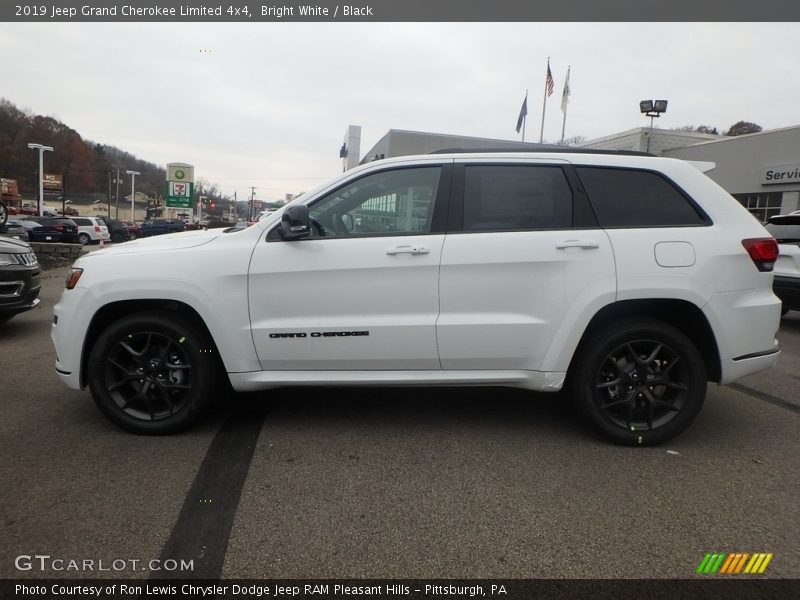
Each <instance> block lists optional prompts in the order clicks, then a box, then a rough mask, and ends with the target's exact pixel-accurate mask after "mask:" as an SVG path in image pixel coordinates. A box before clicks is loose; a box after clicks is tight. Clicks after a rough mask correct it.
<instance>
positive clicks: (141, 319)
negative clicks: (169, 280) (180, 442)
mask: <svg viewBox="0 0 800 600" xmlns="http://www.w3.org/2000/svg"><path fill="white" fill-rule="evenodd" d="M218 381H219V365H218V361H217V359H216V357H215V354H214V352H213V345H212V344H211V340H210V339H209V338H208V335H207V334H206V333H205V332H204V331H202V330H201V328H199V327H198V326H196V325H195V324H194V323H192V322H190V321H187V320H184V319H183V318H181V317H179V316H177V315H175V314H174V313H171V312H166V311H162V312H149V311H148V312H140V313H136V314H134V315H131V316H130V317H127V318H125V319H122V320H120V321H118V322H115V323H113V324H112V325H110V326H109V327H108V328H107V329H106V330H105V331H104V332H103V333H102V334H101V335H100V337H99V338H98V339H97V342H96V343H95V345H94V347H93V348H92V352H91V354H90V357H89V389H90V390H91V392H92V396H93V398H94V400H95V402H96V403H97V406H98V407H99V408H100V410H101V411H102V412H103V414H105V416H106V417H108V418H109V419H110V420H111V421H112V422H114V423H115V424H116V425H118V426H120V427H122V428H123V429H125V430H127V431H130V432H133V433H139V434H147V435H162V434H168V433H175V432H177V431H181V430H183V429H186V428H187V427H189V426H190V425H191V424H192V423H193V422H194V421H195V420H196V419H197V418H198V417H199V416H200V415H201V414H202V413H203V411H204V410H205V409H206V408H207V407H208V405H209V404H210V403H211V401H212V400H213V398H214V395H215V393H216V391H217V384H218Z"/></svg>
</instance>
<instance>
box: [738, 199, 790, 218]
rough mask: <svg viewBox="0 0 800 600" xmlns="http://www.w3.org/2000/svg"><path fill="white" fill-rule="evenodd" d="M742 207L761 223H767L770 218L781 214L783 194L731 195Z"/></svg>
mask: <svg viewBox="0 0 800 600" xmlns="http://www.w3.org/2000/svg"><path fill="white" fill-rule="evenodd" d="M733 197H734V198H736V199H737V200H738V201H739V202H740V203H741V204H742V206H744V207H745V208H746V209H747V210H749V211H750V214H752V215H753V216H754V217H755V218H756V219H758V220H759V221H761V222H762V223H766V222H767V221H769V218H770V217H774V216H775V215H779V214H781V202H782V201H783V192H768V193H763V194H733Z"/></svg>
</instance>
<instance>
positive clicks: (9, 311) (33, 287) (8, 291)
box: [0, 237, 41, 375]
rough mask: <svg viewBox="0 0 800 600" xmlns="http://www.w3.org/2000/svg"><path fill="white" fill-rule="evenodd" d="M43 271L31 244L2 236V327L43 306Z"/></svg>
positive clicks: (0, 303)
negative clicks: (41, 291) (41, 279)
mask: <svg viewBox="0 0 800 600" xmlns="http://www.w3.org/2000/svg"><path fill="white" fill-rule="evenodd" d="M40 271H41V269H40V268H39V261H37V260H36V254H34V253H33V251H32V250H31V247H30V246H29V245H28V243H27V242H23V241H22V240H14V239H11V238H3V237H0V325H2V324H4V323H5V322H6V321H8V320H9V319H10V318H11V317H13V316H14V315H16V314H19V313H21V312H25V311H26V310H31V309H32V308H36V307H37V306H38V305H39V302H40V300H39V289H40V288H41V283H40V277H39V273H40ZM5 375H7V374H5Z"/></svg>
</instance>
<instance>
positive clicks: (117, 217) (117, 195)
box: [114, 165, 119, 221]
mask: <svg viewBox="0 0 800 600" xmlns="http://www.w3.org/2000/svg"><path fill="white" fill-rule="evenodd" d="M116 167H117V194H116V196H115V199H116V203H117V215H116V216H115V217H114V218H115V219H116V220H117V221H119V165H116Z"/></svg>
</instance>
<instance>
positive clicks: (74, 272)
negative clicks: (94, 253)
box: [65, 267, 83, 290]
mask: <svg viewBox="0 0 800 600" xmlns="http://www.w3.org/2000/svg"><path fill="white" fill-rule="evenodd" d="M81 275H83V269H76V268H75V267H73V268H71V269H70V270H69V274H68V275H67V281H66V284H65V287H66V288H67V289H68V290H71V289H72V288H74V287H75V286H76V285H78V280H79V279H80V278H81Z"/></svg>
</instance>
